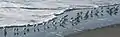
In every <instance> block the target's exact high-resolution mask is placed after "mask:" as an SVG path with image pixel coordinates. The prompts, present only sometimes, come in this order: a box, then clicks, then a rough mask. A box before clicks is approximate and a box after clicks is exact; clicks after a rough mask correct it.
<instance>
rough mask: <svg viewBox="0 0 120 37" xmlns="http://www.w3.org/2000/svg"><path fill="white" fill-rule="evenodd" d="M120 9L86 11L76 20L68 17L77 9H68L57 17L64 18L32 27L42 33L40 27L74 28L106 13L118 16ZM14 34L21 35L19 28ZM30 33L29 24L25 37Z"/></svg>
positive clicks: (14, 30) (15, 29)
mask: <svg viewBox="0 0 120 37" xmlns="http://www.w3.org/2000/svg"><path fill="white" fill-rule="evenodd" d="M119 8H120V5H113V6H112V7H111V6H100V7H98V8H92V10H87V11H86V12H84V11H80V12H77V13H76V16H75V18H74V17H71V18H70V19H68V18H67V17H69V12H70V11H74V10H77V9H75V8H74V9H68V10H65V11H64V12H63V13H61V14H59V15H57V14H56V15H55V16H58V17H59V16H62V17H60V18H57V17H55V18H53V19H51V20H49V21H48V22H43V23H39V24H34V25H33V26H32V27H33V28H34V29H33V32H39V31H40V27H39V26H43V27H44V28H43V29H44V31H45V30H47V29H50V28H54V30H57V29H58V26H59V27H62V28H67V27H66V25H69V24H71V25H72V26H75V25H79V23H80V22H82V21H81V20H87V19H88V18H90V17H94V16H95V17H98V18H99V17H100V16H104V13H107V14H109V15H110V16H113V15H117V14H118V12H119ZM77 11H79V10H77ZM65 13H68V14H65ZM64 14H65V15H64ZM63 15H64V16H63ZM105 15H106V14H105ZM68 22H69V24H68ZM30 27H31V26H30ZM3 31H4V36H5V37H6V35H7V28H3ZM13 32H14V35H15V36H17V35H19V34H20V33H19V27H13ZM28 32H31V30H30V28H29V24H28V26H26V27H24V28H23V34H24V35H26V34H27V33H28Z"/></svg>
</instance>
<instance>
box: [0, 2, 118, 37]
mask: <svg viewBox="0 0 120 37" xmlns="http://www.w3.org/2000/svg"><path fill="white" fill-rule="evenodd" d="M119 6H120V4H119V0H111V1H109V0H0V13H1V14H0V28H1V31H0V36H1V37H64V35H67V34H70V33H74V32H76V31H83V30H86V29H95V28H97V27H102V26H108V25H111V24H115V23H119V22H120V18H119V12H120V10H119V9H120V7H119Z"/></svg>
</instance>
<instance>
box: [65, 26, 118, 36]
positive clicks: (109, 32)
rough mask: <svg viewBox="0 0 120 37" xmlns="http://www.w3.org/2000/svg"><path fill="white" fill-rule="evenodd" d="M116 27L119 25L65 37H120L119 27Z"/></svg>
mask: <svg viewBox="0 0 120 37" xmlns="http://www.w3.org/2000/svg"><path fill="white" fill-rule="evenodd" d="M118 25H120V24H117V26H111V27H103V28H100V29H94V30H90V31H85V32H83V33H80V32H78V33H73V34H70V35H67V36H65V37H120V26H118Z"/></svg>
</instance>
